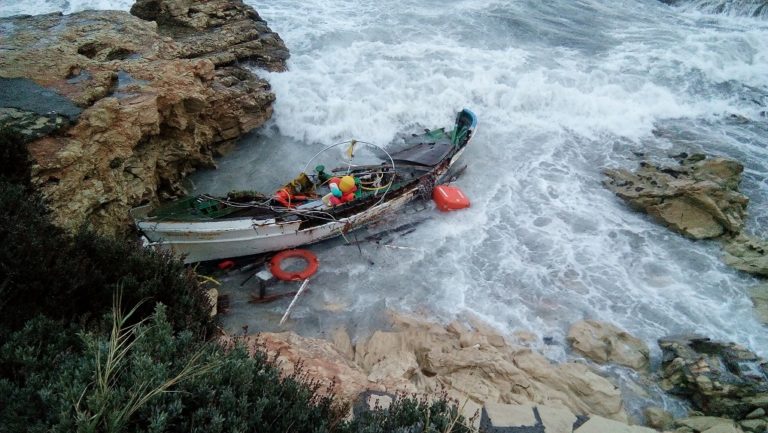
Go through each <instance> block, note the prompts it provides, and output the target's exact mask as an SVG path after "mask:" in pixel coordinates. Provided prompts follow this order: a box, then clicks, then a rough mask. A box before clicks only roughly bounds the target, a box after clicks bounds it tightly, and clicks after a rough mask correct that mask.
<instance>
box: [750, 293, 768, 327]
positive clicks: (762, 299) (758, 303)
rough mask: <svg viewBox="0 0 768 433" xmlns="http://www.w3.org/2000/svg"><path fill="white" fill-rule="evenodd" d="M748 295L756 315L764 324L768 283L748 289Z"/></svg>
mask: <svg viewBox="0 0 768 433" xmlns="http://www.w3.org/2000/svg"><path fill="white" fill-rule="evenodd" d="M749 297H750V298H751V299H752V303H753V304H754V306H755V313H756V314H757V317H758V318H759V319H760V321H762V322H763V323H765V324H768V284H761V285H759V286H755V287H752V288H751V289H749Z"/></svg>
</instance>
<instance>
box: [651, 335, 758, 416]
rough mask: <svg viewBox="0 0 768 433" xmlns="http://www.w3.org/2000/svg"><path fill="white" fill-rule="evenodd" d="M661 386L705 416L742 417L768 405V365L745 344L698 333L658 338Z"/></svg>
mask: <svg viewBox="0 0 768 433" xmlns="http://www.w3.org/2000/svg"><path fill="white" fill-rule="evenodd" d="M659 346H660V347H661V349H662V352H663V359H662V365H661V373H662V377H663V380H662V382H661V386H662V388H664V389H665V390H667V391H668V392H671V393H673V394H677V395H681V396H684V397H687V398H689V399H690V400H691V402H692V403H693V404H694V405H695V406H696V407H697V408H698V409H700V410H701V411H702V412H703V413H704V414H706V415H713V416H723V417H727V418H732V419H737V420H739V419H743V418H745V417H746V416H747V415H748V414H749V413H751V412H753V411H754V410H756V409H758V408H765V407H768V364H767V363H766V361H765V360H763V359H762V358H759V357H758V356H756V355H755V354H754V353H753V352H751V351H749V350H747V349H746V348H744V347H741V346H739V345H736V344H733V343H723V342H717V341H712V340H710V339H709V338H705V337H698V336H678V337H667V338H664V339H661V340H659Z"/></svg>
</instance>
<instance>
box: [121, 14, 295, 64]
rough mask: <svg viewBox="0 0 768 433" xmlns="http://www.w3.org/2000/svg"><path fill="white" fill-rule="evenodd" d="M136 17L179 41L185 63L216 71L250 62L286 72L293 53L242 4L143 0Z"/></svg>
mask: <svg viewBox="0 0 768 433" xmlns="http://www.w3.org/2000/svg"><path fill="white" fill-rule="evenodd" d="M131 13H132V14H133V15H135V16H137V17H139V18H142V19H144V20H147V21H156V22H157V24H158V27H159V31H160V33H161V34H163V35H168V36H171V37H173V38H174V40H175V42H176V45H177V46H178V47H179V56H180V57H182V58H207V59H209V60H211V61H212V62H213V64H215V65H216V66H222V65H230V64H232V63H235V62H238V61H245V60H250V61H253V62H255V63H256V64H258V65H259V66H261V67H263V68H265V69H269V70H272V71H282V70H284V69H285V61H286V60H287V59H288V50H287V49H286V48H285V44H284V43H283V41H282V39H280V36H279V35H278V34H277V33H273V32H272V31H271V30H270V29H269V27H267V23H266V22H265V21H264V20H262V19H261V17H259V14H258V13H257V12H256V11H255V10H254V9H253V8H252V7H250V6H248V5H246V4H243V3H242V2H239V1H237V2H235V1H232V0H209V1H205V2H203V1H198V0H138V1H137V2H136V3H135V4H134V5H133V7H131ZM214 29H215V31H206V30H214Z"/></svg>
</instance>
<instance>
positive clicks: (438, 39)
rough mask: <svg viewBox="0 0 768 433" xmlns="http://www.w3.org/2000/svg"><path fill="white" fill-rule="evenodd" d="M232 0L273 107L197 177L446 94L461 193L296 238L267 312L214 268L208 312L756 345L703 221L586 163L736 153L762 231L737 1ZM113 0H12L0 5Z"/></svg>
mask: <svg viewBox="0 0 768 433" xmlns="http://www.w3.org/2000/svg"><path fill="white" fill-rule="evenodd" d="M249 3H250V4H252V5H253V6H254V7H256V9H257V10H258V11H259V14H260V15H261V16H262V17H263V18H264V19H266V20H267V21H268V22H269V25H270V26H271V28H272V29H273V30H275V31H277V32H278V33H279V34H280V35H281V37H282V38H283V39H284V40H285V42H286V44H287V46H288V47H289V49H290V50H291V59H290V61H289V63H288V66H289V71H287V72H283V73H268V72H265V71H257V73H258V74H259V75H262V76H264V77H266V78H267V79H268V80H269V81H270V83H271V85H272V87H273V90H274V92H275V93H276V95H277V102H276V104H275V114H274V117H273V120H272V121H271V122H270V124H269V125H268V126H267V127H265V128H264V129H263V130H261V131H259V132H258V133H256V134H252V135H250V136H248V137H246V138H245V139H244V140H243V142H242V143H241V145H240V147H239V148H238V149H237V150H236V151H235V152H234V153H232V154H231V155H229V156H228V157H226V158H223V159H222V160H221V161H220V162H219V170H217V171H214V172H204V173H199V174H197V175H196V176H194V177H193V178H192V181H193V182H194V185H195V188H196V189H197V190H198V191H207V192H224V191H227V190H229V189H233V188H235V189H261V190H266V191H271V190H274V189H275V188H276V187H277V186H278V185H280V184H281V183H283V182H285V181H286V180H288V179H290V178H292V177H293V176H294V175H295V174H296V173H297V171H298V170H299V169H300V168H301V167H303V166H304V163H305V162H306V161H307V160H308V159H309V158H310V157H311V156H312V155H313V154H314V153H315V152H316V151H317V150H319V149H320V148H322V147H323V146H324V145H325V144H330V143H333V142H336V141H339V140H342V139H348V138H353V137H354V138H358V139H364V140H367V141H372V142H375V143H379V144H382V145H384V144H386V143H388V142H390V141H391V140H392V139H393V137H395V134H396V133H398V132H399V131H412V130H418V128H420V127H434V126H448V125H450V123H451V122H452V118H453V115H454V113H455V112H456V111H457V110H459V109H461V108H462V107H468V108H471V109H472V110H474V111H475V112H476V113H477V115H478V117H479V120H480V126H479V129H478V133H477V134H476V137H475V139H474V141H473V142H472V144H471V146H470V148H468V150H467V152H466V153H465V154H464V157H463V158H464V162H465V163H467V164H468V169H467V171H466V172H465V173H464V175H463V176H462V177H461V178H460V179H459V180H458V182H457V183H456V184H457V185H458V186H459V187H461V188H462V189H463V190H464V191H465V192H466V193H467V195H468V196H469V197H470V198H471V199H472V207H471V208H470V209H468V210H465V211H461V212H456V213H449V214H442V213H439V212H437V211H436V210H434V209H433V208H432V207H431V205H428V207H427V209H422V210H419V209H416V208H413V207H412V208H410V209H409V212H408V213H404V214H401V215H399V216H397V217H396V218H390V219H388V220H386V221H384V222H383V223H382V224H380V225H379V226H378V227H375V228H374V229H373V230H374V231H376V230H391V229H392V228H394V227H397V226H398V225H401V224H406V223H414V224H415V226H414V229H413V230H412V231H411V230H403V231H402V232H399V233H396V234H394V235H392V236H391V237H386V238H385V240H383V241H380V242H379V243H376V242H369V241H363V242H360V248H359V249H358V248H357V246H350V245H346V244H345V240H344V239H339V240H335V241H331V242H326V243H323V244H320V245H316V246H313V247H312V249H313V250H314V251H315V252H316V253H317V254H318V256H319V257H320V262H321V269H320V271H319V273H318V274H317V275H316V276H315V277H314V278H313V279H312V281H311V282H310V292H309V293H308V294H307V295H306V296H304V297H303V298H302V299H301V300H300V301H299V302H298V305H297V307H296V309H295V311H294V313H293V314H292V318H291V320H290V321H289V322H288V324H287V325H285V326H283V327H281V326H278V324H277V323H278V321H279V320H280V317H281V316H282V314H283V312H284V311H285V308H286V307H287V305H288V303H289V302H290V298H286V299H283V300H281V301H278V302H275V303H272V304H269V305H266V306H254V305H251V304H248V303H247V299H248V295H249V293H250V292H251V291H253V290H255V285H254V284H255V280H254V279H251V280H249V281H248V282H247V283H246V284H244V285H242V286H241V285H240V283H241V282H242V281H243V280H244V279H245V278H247V276H248V274H236V275H231V276H230V277H229V278H227V279H226V281H225V282H226V283H227V289H226V290H227V291H228V292H229V293H230V295H231V297H232V308H231V311H230V314H229V315H227V316H225V319H224V320H225V325H226V327H227V328H228V329H230V330H233V331H239V330H240V329H241V327H243V326H248V329H249V330H256V329H262V330H276V329H296V330H298V331H300V332H302V333H304V334H308V335H323V334H324V333H326V332H328V331H330V330H331V329H333V328H334V327H335V326H337V325H339V324H344V325H346V326H348V327H349V329H350V330H351V332H352V334H353V336H362V335H365V333H366V332H367V331H368V330H369V329H371V328H375V327H379V326H382V325H383V323H384V319H383V312H384V311H385V310H386V309H393V310H397V311H404V312H412V313H415V314H419V315H425V316H428V317H433V318H437V319H439V320H444V321H448V320H451V319H453V318H456V317H459V318H461V317H462V316H465V315H467V314H473V315H476V316H479V317H481V318H483V319H485V320H487V321H488V322H490V323H492V324H494V325H495V326H497V327H498V328H500V329H501V330H503V331H507V332H513V331H515V330H520V329H525V330H532V331H534V332H536V333H538V334H539V335H540V336H548V337H552V341H553V342H554V344H553V345H552V346H544V345H542V347H541V348H542V350H543V351H544V352H545V353H546V354H547V355H548V356H550V357H551V358H553V359H557V360H563V359H565V358H566V357H567V355H566V352H565V350H564V345H565V343H564V337H565V334H566V333H567V329H568V327H569V326H570V325H571V324H572V323H573V322H575V321H577V320H580V319H583V318H595V319H599V320H604V321H609V322H613V323H615V324H617V325H619V326H621V327H623V328H625V329H627V330H628V331H630V332H631V333H632V334H634V335H636V336H638V337H640V338H642V339H644V340H645V341H646V342H647V343H648V344H649V345H650V346H651V347H652V350H654V356H655V357H658V348H657V347H656V344H655V341H656V339H658V338H660V337H663V336H665V335H668V334H675V333H689V332H696V333H700V334H704V335H708V336H711V337H715V338H720V339H725V340H730V341H736V342H739V343H742V344H745V345H747V346H748V347H750V348H752V349H753V350H755V351H757V352H758V353H759V354H761V355H763V356H766V355H768V333H766V332H765V328H764V327H763V326H761V325H760V324H759V323H758V322H757V320H756V319H755V317H754V315H753V311H752V305H751V302H750V300H749V298H748V296H747V294H746V292H747V289H748V288H749V287H751V286H752V285H755V284H756V283H757V280H756V279H754V278H752V277H749V276H747V275H744V274H741V273H738V272H736V271H734V270H732V269H730V268H728V267H727V266H725V265H724V264H723V263H722V262H721V260H720V255H721V250H720V247H719V245H718V244H717V243H716V242H711V241H699V242H694V241H690V240H688V239H685V238H683V237H681V236H678V235H676V234H674V233H672V232H670V231H668V230H667V229H665V228H663V227H660V226H658V225H656V224H655V223H653V222H652V221H651V220H650V219H649V218H648V217H646V216H644V215H641V214H638V213H635V212H633V211H631V210H630V209H629V208H628V207H627V206H625V205H624V203H622V202H621V201H620V200H619V199H618V198H616V197H615V196H614V195H613V194H611V193H610V192H609V191H607V190H606V189H604V188H603V187H602V186H601V180H602V175H601V170H602V169H603V168H606V167H625V168H635V167H636V166H637V163H638V162H639V161H641V160H642V157H639V156H637V154H644V155H646V157H648V158H651V159H653V160H661V159H662V158H664V157H665V155H670V154H676V153H680V152H683V151H685V152H689V153H692V152H706V153H709V154H714V155H720V156H727V157H731V158H736V159H738V160H739V161H741V162H742V163H744V165H745V166H746V170H745V173H744V180H743V184H742V191H743V192H745V193H746V194H747V195H748V196H750V198H751V203H750V206H749V213H750V214H749V219H748V221H747V227H746V231H747V232H750V233H752V234H754V235H757V236H761V237H766V236H768V233H766V229H765V228H766V227H767V226H768V206H766V204H767V203H768V186H767V185H766V179H767V178H768V150H767V144H766V136H767V134H766V132H768V131H767V130H768V127H767V126H766V117H765V110H766V102H768V96H766V95H768V91H767V90H768V22H766V21H765V20H764V19H761V18H750V17H749V15H750V13H748V10H747V9H748V7H747V6H745V7H744V8H742V9H741V11H742V12H744V11H747V12H745V13H734V12H733V11H732V10H729V13H724V14H712V13H710V12H711V9H712V8H711V6H712V5H713V4H714V2H690V3H685V4H683V5H682V6H679V7H669V6H667V5H665V4H663V3H661V2H658V1H655V0H636V1H618V2H617V1H608V0H581V1H554V2H539V1H533V0H526V1H517V2H483V1H478V0H463V1H455V2H451V3H450V4H445V3H444V2H436V1H432V0H428V1H423V0H420V1H415V0H398V1H370V0H369V1H358V2H348V1H338V0H301V1H299V0H286V1H279V2H274V1H273V2H266V1H250V2H249ZM129 4H130V2H129V1H124V0H118V1H111V0H91V1H88V0H81V1H80V2H75V1H70V2H57V1H51V0H49V1H48V2H44V3H37V2H32V1H22V2H18V3H16V4H14V5H13V6H7V5H6V6H2V9H0V13H2V14H4V15H8V14H9V11H10V12H11V13H19V12H29V11H35V12H43V11H51V10H57V9H63V10H65V11H68V12H69V11H73V10H79V9H82V8H85V7H99V8H107V7H112V8H119V9H126V8H127V7H128V6H129ZM737 12H738V11H737ZM416 223H418V224H416ZM369 235H370V232H361V233H358V234H357V235H356V236H357V240H363V239H365V238H366V237H367V236H369ZM350 237H351V235H350ZM347 240H349V241H355V239H354V238H350V239H347ZM283 288H284V289H286V290H287V289H289V288H291V287H290V286H289V285H288V284H284V287H283ZM293 289H294V290H295V287H294V288H293ZM656 361H658V359H656ZM654 398H660V397H658V396H657V397H654ZM638 401H639V400H638Z"/></svg>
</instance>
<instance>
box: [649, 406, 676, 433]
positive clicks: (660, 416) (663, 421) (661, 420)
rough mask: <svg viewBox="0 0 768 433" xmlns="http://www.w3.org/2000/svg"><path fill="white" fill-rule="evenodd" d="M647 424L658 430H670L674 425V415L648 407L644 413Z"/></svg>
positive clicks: (658, 408) (657, 408) (660, 409)
mask: <svg viewBox="0 0 768 433" xmlns="http://www.w3.org/2000/svg"><path fill="white" fill-rule="evenodd" d="M643 414H644V415H645V423H646V424H647V425H649V426H650V427H653V428H655V429H658V430H668V429H670V428H671V427H672V426H673V425H674V420H673V418H672V414H671V413H669V412H667V411H666V410H664V409H662V408H660V407H648V408H646V409H645V410H644V411H643Z"/></svg>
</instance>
